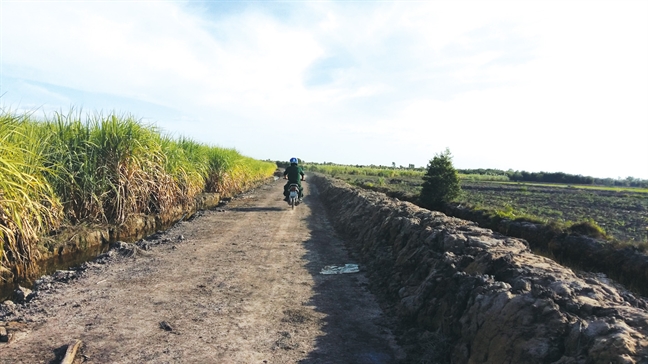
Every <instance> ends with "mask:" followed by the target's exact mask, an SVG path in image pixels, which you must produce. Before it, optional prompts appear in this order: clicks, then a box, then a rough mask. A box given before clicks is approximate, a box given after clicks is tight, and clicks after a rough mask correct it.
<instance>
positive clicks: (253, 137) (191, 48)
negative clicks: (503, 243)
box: [0, 0, 648, 178]
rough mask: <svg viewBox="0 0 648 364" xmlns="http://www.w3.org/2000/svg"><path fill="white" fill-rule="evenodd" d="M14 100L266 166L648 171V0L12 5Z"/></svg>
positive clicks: (0, 78)
mask: <svg viewBox="0 0 648 364" xmlns="http://www.w3.org/2000/svg"><path fill="white" fill-rule="evenodd" d="M0 7H1V14H0V17H1V19H0V20H1V22H0V23H1V25H0V42H1V44H0V46H1V49H0V51H1V52H0V53H1V54H0V55H1V57H0V58H1V59H0V71H1V73H0V95H2V96H1V97H0V104H1V105H2V107H3V108H5V109H10V110H13V111H23V110H26V111H30V112H31V111H35V113H36V115H48V114H51V113H52V112H54V111H63V112H66V111H68V110H70V108H75V109H76V110H78V109H82V110H85V111H88V112H94V111H103V112H110V111H117V112H119V113H130V114H133V115H135V116H136V117H139V118H141V119H142V121H144V122H146V123H152V124H155V125H157V126H159V127H160V128H161V129H162V130H164V131H165V132H167V133H170V134H173V135H176V136H180V135H182V136H186V137H190V138H193V139H195V140H197V141H200V142H203V143H206V144H212V145H219V146H224V147H233V148H236V149H238V150H239V151H240V152H242V153H243V154H245V155H248V156H251V157H254V158H259V159H273V160H287V159H289V158H290V157H292V156H297V157H300V158H302V159H304V160H307V161H316V162H324V161H327V162H337V163H344V164H377V165H378V164H382V165H391V163H392V162H395V163H396V164H397V165H408V164H415V165H417V166H424V165H426V163H427V162H428V160H429V159H431V158H432V157H433V156H434V155H435V153H439V152H441V151H443V150H444V149H445V148H446V147H448V148H450V150H451V151H452V153H453V155H454V163H455V166H456V167H457V168H500V169H509V168H512V169H518V170H527V171H548V172H557V171H562V172H566V173H574V174H584V175H591V176H595V177H613V178H616V177H622V178H625V177H627V176H633V177H639V178H648V142H647V140H648V66H646V65H648V16H647V15H646V14H648V2H646V1H587V2H585V1H570V0H566V1H560V2H558V1H555V2H548V1H538V2H536V1H518V2H511V1H502V2H499V1H475V2H473V1H443V0H438V1H429V2H425V1H421V2H386V1H381V2H374V1H356V2H330V1H310V2H305V1H290V2H269V1H266V2H231V1H230V2H221V1H184V2H174V1H10V0H2V1H1V2H0Z"/></svg>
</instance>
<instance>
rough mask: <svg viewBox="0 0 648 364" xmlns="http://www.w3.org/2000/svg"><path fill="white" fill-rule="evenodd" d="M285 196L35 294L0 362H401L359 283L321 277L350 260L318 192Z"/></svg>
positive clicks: (261, 195) (0, 349) (269, 193)
mask: <svg viewBox="0 0 648 364" xmlns="http://www.w3.org/2000/svg"><path fill="white" fill-rule="evenodd" d="M282 186H283V181H282V180H279V181H276V182H274V183H271V184H268V185H264V186H262V187H260V188H258V189H257V190H255V191H251V192H250V193H248V194H245V195H243V196H240V197H239V198H236V199H233V200H232V201H231V202H230V203H229V204H227V205H226V206H225V207H223V208H222V209H220V210H213V211H205V212H204V213H202V214H201V216H198V217H196V218H195V219H193V220H192V221H188V222H182V223H180V224H178V225H176V226H175V227H174V228H172V229H170V230H169V231H167V232H166V233H164V234H163V235H161V236H158V237H157V238H156V240H155V241H152V243H151V246H152V248H151V249H149V250H146V251H140V252H138V253H137V254H136V255H135V257H120V258H119V259H113V260H111V261H110V262H109V263H108V264H96V263H93V264H90V268H88V269H87V270H86V271H85V272H84V273H83V274H82V275H81V276H80V277H79V278H77V279H74V280H71V281H70V282H69V283H67V284H64V285H61V286H60V287H58V288H56V289H52V290H50V291H49V293H48V291H45V292H41V293H40V294H39V297H37V298H36V299H35V300H34V301H32V302H31V303H30V304H29V307H28V308H27V309H26V310H23V311H24V312H23V313H22V314H23V317H24V319H25V321H27V322H26V323H24V325H23V327H22V330H23V332H22V333H20V334H19V335H16V339H15V340H14V341H13V342H11V343H10V344H0V363H50V362H52V361H53V360H55V358H56V356H57V354H58V355H59V356H60V355H61V351H64V350H65V345H66V344H68V343H70V342H73V341H74V340H75V339H80V340H82V341H83V343H84V346H83V347H82V350H81V352H80V355H78V356H77V358H79V360H78V362H86V363H394V362H398V361H399V359H401V358H402V356H403V355H402V351H401V350H400V349H399V348H398V347H397V345H396V344H395V340H394V338H393V336H392V334H391V332H390V330H389V329H388V326H389V325H388V324H387V319H386V318H385V317H384V316H383V315H382V312H381V310H380V308H379V306H378V304H377V303H376V301H375V299H374V297H373V296H372V295H371V294H370V293H369V292H368V291H367V290H366V288H365V287H366V278H365V277H364V275H363V273H362V272H360V273H354V274H341V275H322V274H320V271H321V269H322V268H323V267H324V266H326V265H330V264H345V263H353V261H352V259H351V258H350V257H349V255H348V254H347V252H346V250H345V248H344V243H343V242H342V241H340V240H339V239H338V238H337V237H336V236H335V234H334V232H333V230H332V228H331V227H330V226H329V224H328V221H327V219H326V217H325V213H324V210H323V208H322V206H321V205H320V202H319V201H318V197H317V191H315V190H314V188H311V189H310V190H309V185H308V184H306V185H305V188H306V197H305V201H304V203H303V204H302V205H300V206H298V207H297V208H296V209H295V210H294V211H291V210H290V209H289V207H288V206H287V205H286V203H285V202H283V201H282V196H281V189H282ZM311 187H312V186H311ZM160 242H164V243H160ZM157 243H160V244H157Z"/></svg>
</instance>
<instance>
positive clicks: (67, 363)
mask: <svg viewBox="0 0 648 364" xmlns="http://www.w3.org/2000/svg"><path fill="white" fill-rule="evenodd" d="M80 346H81V340H76V341H75V342H74V344H70V345H68V348H67V350H66V351H65V356H64V357H63V360H61V364H72V362H74V357H75V356H76V353H77V350H79V347H80Z"/></svg>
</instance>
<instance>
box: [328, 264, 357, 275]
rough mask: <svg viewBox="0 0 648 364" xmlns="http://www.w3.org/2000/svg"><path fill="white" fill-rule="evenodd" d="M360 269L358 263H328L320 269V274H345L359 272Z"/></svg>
mask: <svg viewBox="0 0 648 364" xmlns="http://www.w3.org/2000/svg"><path fill="white" fill-rule="evenodd" d="M359 271H360V269H359V268H358V265H357V264H345V265H343V266H339V265H327V266H325V267H324V268H322V270H321V271H320V274H344V273H358V272H359Z"/></svg>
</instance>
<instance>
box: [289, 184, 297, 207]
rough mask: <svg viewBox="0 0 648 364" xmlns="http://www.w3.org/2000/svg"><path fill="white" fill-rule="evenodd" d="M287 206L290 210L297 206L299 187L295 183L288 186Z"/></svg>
mask: <svg viewBox="0 0 648 364" xmlns="http://www.w3.org/2000/svg"><path fill="white" fill-rule="evenodd" d="M288 204H289V205H290V208H291V209H294V208H295V206H297V205H299V185H298V184H296V183H291V184H290V186H288Z"/></svg>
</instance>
